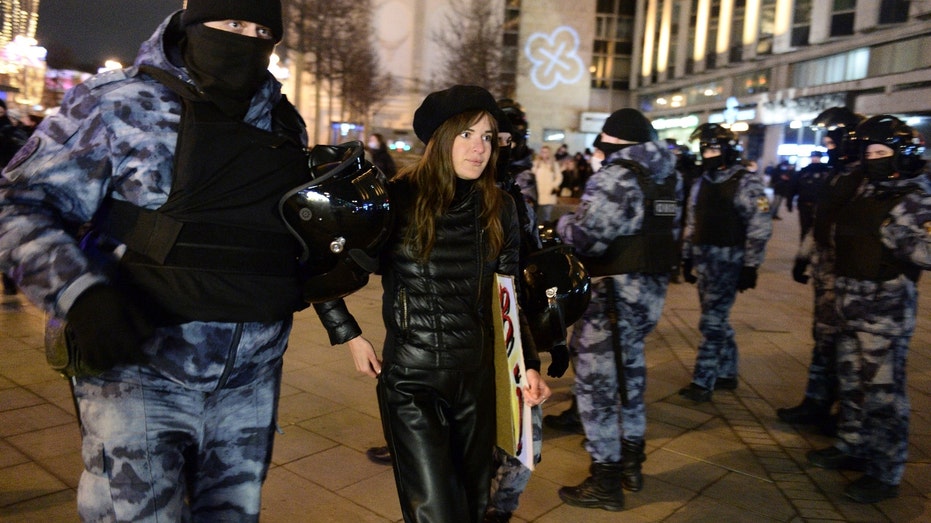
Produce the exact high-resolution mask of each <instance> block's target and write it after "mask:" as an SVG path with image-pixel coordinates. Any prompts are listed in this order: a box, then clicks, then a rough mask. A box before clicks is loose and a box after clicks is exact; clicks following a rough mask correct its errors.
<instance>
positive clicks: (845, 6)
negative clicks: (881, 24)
mask: <svg viewBox="0 0 931 523" xmlns="http://www.w3.org/2000/svg"><path fill="white" fill-rule="evenodd" d="M856 9H857V0H834V10H833V12H832V13H831V36H847V35H852V34H853V20H854V14H855V11H856Z"/></svg>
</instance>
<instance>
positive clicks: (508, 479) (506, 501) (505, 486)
mask: <svg viewBox="0 0 931 523" xmlns="http://www.w3.org/2000/svg"><path fill="white" fill-rule="evenodd" d="M530 426H531V427H532V430H533V462H534V463H539V462H540V458H541V454H542V451H543V409H542V408H541V407H540V406H539V405H537V406H535V407H532V408H531V409H530ZM495 463H496V464H497V465H498V468H497V470H496V471H495V477H493V478H492V479H491V497H490V498H489V500H488V512H489V513H490V514H501V515H505V514H511V513H512V512H514V511H515V510H517V506H518V504H519V503H520V495H521V494H523V493H524V490H526V489H527V483H529V482H530V476H531V475H532V471H531V470H530V469H528V468H527V467H525V466H524V464H523V463H521V462H520V460H519V459H517V458H515V457H514V456H511V455H508V454H507V453H506V452H504V451H503V450H501V449H500V448H499V447H495Z"/></svg>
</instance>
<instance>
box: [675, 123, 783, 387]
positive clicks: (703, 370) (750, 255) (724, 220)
mask: <svg viewBox="0 0 931 523" xmlns="http://www.w3.org/2000/svg"><path fill="white" fill-rule="evenodd" d="M691 139H692V140H699V150H700V152H701V156H702V171H703V172H702V175H701V177H699V178H698V179H697V180H696V181H695V185H694V186H693V187H692V190H691V194H690V196H689V201H688V209H687V211H686V226H685V232H684V234H683V238H684V239H683V244H682V276H683V278H684V279H685V281H687V282H689V283H696V282H697V283H698V297H699V301H700V303H701V319H700V321H699V324H698V328H699V330H700V331H701V334H702V340H701V343H700V344H699V346H698V355H697V357H696V359H695V370H694V372H693V375H692V382H691V383H690V384H689V385H688V386H687V387H684V388H682V389H680V390H679V394H680V395H681V396H684V397H686V398H688V399H691V400H692V401H696V402H705V401H710V400H711V396H712V393H713V391H714V390H718V389H724V390H733V389H736V388H737V385H738V382H737V374H738V373H737V368H738V365H737V359H738V354H737V343H736V341H735V340H734V329H733V328H731V325H730V320H729V316H730V312H731V307H733V305H734V301H735V300H736V298H737V292H743V291H745V290H747V289H753V288H755V287H756V280H757V271H758V269H759V266H760V264H762V263H763V257H764V254H765V252H766V242H768V241H769V238H770V236H771V235H772V230H773V229H772V228H773V224H772V216H771V214H770V208H769V199H768V198H767V197H766V193H765V191H764V188H763V183H762V180H761V179H760V177H759V176H757V175H755V174H750V173H748V172H747V171H746V169H744V167H743V166H742V165H741V164H740V158H739V154H740V151H739V149H738V145H737V137H736V136H735V135H734V133H733V132H731V131H730V130H729V129H727V128H725V127H722V126H720V125H718V124H702V125H700V126H698V128H697V129H696V130H695V132H693V133H692V136H691ZM693 268H694V270H695V274H693V273H692V270H693ZM696 275H697V276H696Z"/></svg>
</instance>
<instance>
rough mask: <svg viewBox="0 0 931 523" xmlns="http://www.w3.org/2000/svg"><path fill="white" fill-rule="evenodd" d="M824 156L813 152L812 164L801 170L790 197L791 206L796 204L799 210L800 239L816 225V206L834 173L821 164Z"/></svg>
mask: <svg viewBox="0 0 931 523" xmlns="http://www.w3.org/2000/svg"><path fill="white" fill-rule="evenodd" d="M823 156H824V155H823V154H822V153H821V151H818V150H813V151H812V152H811V163H809V164H808V165H806V166H805V167H802V168H801V169H799V171H798V173H797V175H796V179H795V183H794V184H793V187H792V194H791V195H790V196H789V197H788V198H789V200H788V204H789V206H790V207H791V205H792V203H793V202H794V203H795V207H796V208H797V209H798V222H799V239H801V238H804V237H805V235H806V234H808V231H809V230H811V227H812V225H814V223H815V204H816V203H817V202H818V198H819V197H820V196H821V194H822V193H823V191H824V186H825V184H826V183H827V181H828V179H829V178H830V176H831V172H832V171H833V169H831V167H830V166H829V165H828V164H825V163H821V158H822V157H823Z"/></svg>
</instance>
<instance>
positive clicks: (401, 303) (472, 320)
mask: <svg viewBox="0 0 931 523" xmlns="http://www.w3.org/2000/svg"><path fill="white" fill-rule="evenodd" d="M466 187H467V188H466ZM464 188H465V190H462V189H464ZM460 193H462V194H460ZM389 194H390V196H391V205H392V206H393V207H394V209H395V212H396V215H395V216H396V223H395V228H394V230H393V232H392V236H391V238H390V239H389V241H388V247H387V248H386V249H385V251H384V254H383V256H382V260H381V272H382V286H383V288H384V295H383V298H382V316H383V319H384V322H385V330H386V339H385V347H384V351H383V354H382V356H383V358H384V361H385V363H394V364H397V365H401V366H404V367H410V368H418V369H455V370H474V369H477V368H479V367H480V366H483V365H490V364H491V361H492V355H493V352H492V351H493V349H494V338H493V331H492V322H491V304H492V301H491V300H492V298H491V292H492V285H493V281H494V275H495V273H496V272H497V273H502V274H509V275H512V276H514V277H515V281H517V274H518V253H519V244H520V232H519V230H518V225H517V214H516V209H515V207H514V201H513V200H512V199H511V198H510V197H508V196H507V195H506V194H504V193H502V196H503V201H504V206H503V211H502V215H501V223H502V224H503V226H504V230H505V238H504V245H503V246H502V249H501V252H500V253H499V254H498V256H497V258H495V259H492V260H489V259H488V258H487V256H485V251H484V245H485V242H486V240H487V239H486V236H485V231H483V230H482V227H481V222H480V214H481V206H482V202H481V198H480V195H479V192H478V191H477V190H475V188H474V187H472V186H471V184H462V183H460V184H459V190H458V191H457V195H456V199H455V200H454V201H453V203H452V205H451V207H450V209H449V211H448V212H447V213H445V214H444V215H443V216H441V217H440V218H438V219H437V222H436V225H437V234H436V241H435V243H434V246H433V250H432V251H431V253H430V258H429V260H428V261H427V262H426V263H420V262H418V261H417V260H416V259H415V258H413V257H412V256H411V253H410V252H408V250H407V249H405V247H404V244H403V238H404V237H405V234H406V232H407V228H408V226H409V225H410V218H411V206H412V203H413V202H412V199H413V198H412V189H411V186H410V184H409V183H408V182H407V181H404V180H401V181H395V182H393V183H392V184H391V185H390V189H389ZM476 244H479V245H481V246H482V248H481V249H476V248H475V246H476ZM524 355H525V359H527V360H528V361H527V365H528V367H530V368H536V369H539V358H538V357H537V354H536V351H535V350H534V349H533V344H532V342H531V343H529V344H524Z"/></svg>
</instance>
